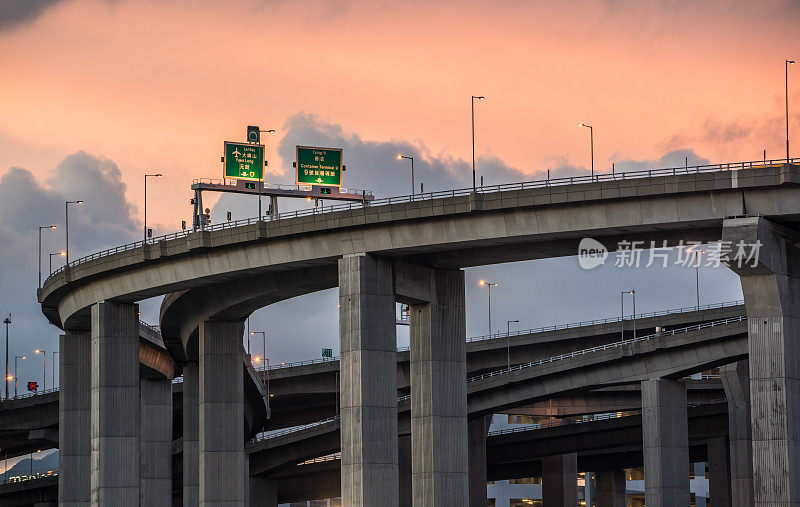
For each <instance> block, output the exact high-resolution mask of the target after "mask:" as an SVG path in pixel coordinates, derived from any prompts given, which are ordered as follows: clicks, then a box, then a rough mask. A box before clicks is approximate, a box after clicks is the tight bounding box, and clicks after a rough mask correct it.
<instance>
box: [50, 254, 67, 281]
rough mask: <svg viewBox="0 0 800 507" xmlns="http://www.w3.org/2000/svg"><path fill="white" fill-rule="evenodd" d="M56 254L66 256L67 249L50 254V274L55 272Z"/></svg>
mask: <svg viewBox="0 0 800 507" xmlns="http://www.w3.org/2000/svg"><path fill="white" fill-rule="evenodd" d="M54 255H60V256H61V257H64V256H65V255H67V252H66V251H65V250H62V251H60V252H55V253H51V254H50V274H51V275H52V274H53V256H54Z"/></svg>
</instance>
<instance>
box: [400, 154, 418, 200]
mask: <svg viewBox="0 0 800 507" xmlns="http://www.w3.org/2000/svg"><path fill="white" fill-rule="evenodd" d="M404 158H405V159H408V160H410V161H411V200H412V201H413V200H414V193H415V192H416V188H417V187H415V186H414V157H407V156H405V155H403V154H400V153H398V154H397V160H403V159H404Z"/></svg>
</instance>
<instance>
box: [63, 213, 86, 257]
mask: <svg viewBox="0 0 800 507" xmlns="http://www.w3.org/2000/svg"><path fill="white" fill-rule="evenodd" d="M70 204H78V205H80V204H83V201H66V202H65V204H64V222H65V224H64V229H65V231H64V233H65V235H66V241H65V242H64V243H65V245H64V255H66V256H67V259H66V263H65V264H64V266H69V205H70Z"/></svg>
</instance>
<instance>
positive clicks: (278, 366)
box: [255, 300, 744, 371]
mask: <svg viewBox="0 0 800 507" xmlns="http://www.w3.org/2000/svg"><path fill="white" fill-rule="evenodd" d="M743 304H744V301H742V300H738V301H724V302H722V303H712V304H708V305H701V306H699V307H698V306H687V307H682V308H675V309H672V310H659V311H657V312H648V313H639V314H637V315H636V320H639V319H646V318H651V317H662V316H665V315H678V314H682V313H690V312H695V311H702V310H713V309H716V308H728V307H731V306H739V305H743ZM625 320H626V321H630V320H632V319H631V318H626V319H625ZM619 321H620V318H619V317H607V318H605V319H595V320H588V321H580V322H570V323H568V324H556V325H552V326H542V327H536V328H532V329H524V330H521V331H512V332H511V333H499V334H494V335H483V336H474V337H470V338H467V343H471V342H476V341H482V340H492V339H497V338H507V337H509V336H521V335H526V334H535V333H545V332H549V331H558V330H561V329H573V328H578V327H583V326H593V325H596V324H608V323H614V322H619ZM407 350H410V347H398V348H397V351H398V352H405V351H407ZM338 360H339V356H334V357H326V358H324V359H322V358H320V359H306V360H304V361H293V362H290V363H286V362H283V363H280V364H273V365H270V367H269V369H270V370H280V369H282V368H293V367H296V366H305V365H309V364H320V363H326V362H331V361H338ZM255 369H256V370H257V371H264V370H266V369H267V368H266V365H264V366H260V365H259V366H258V367H257V368H255Z"/></svg>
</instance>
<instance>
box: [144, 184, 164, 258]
mask: <svg viewBox="0 0 800 507" xmlns="http://www.w3.org/2000/svg"><path fill="white" fill-rule="evenodd" d="M161 177H162V174H161V173H157V174H145V175H144V242H145V243H147V178H161Z"/></svg>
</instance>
